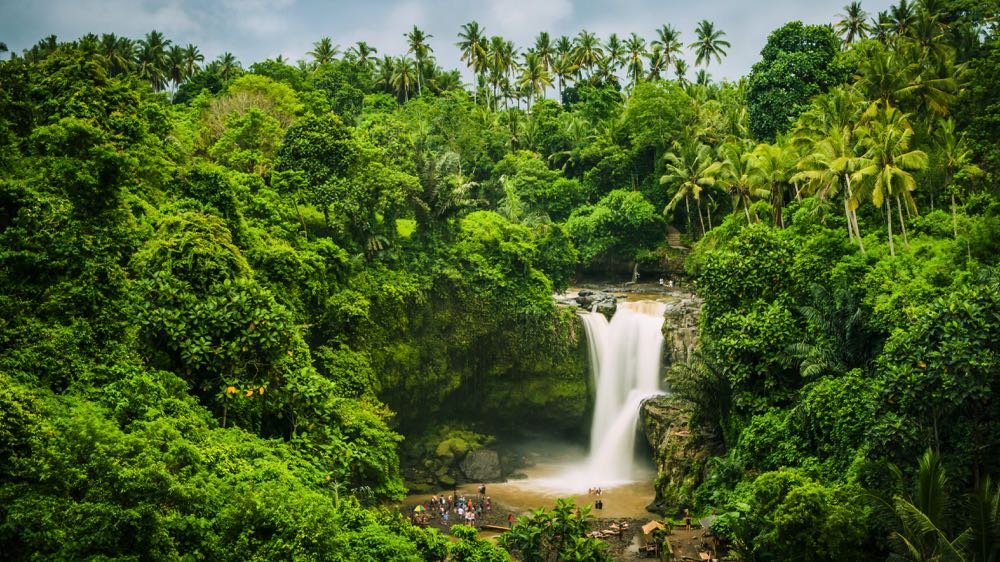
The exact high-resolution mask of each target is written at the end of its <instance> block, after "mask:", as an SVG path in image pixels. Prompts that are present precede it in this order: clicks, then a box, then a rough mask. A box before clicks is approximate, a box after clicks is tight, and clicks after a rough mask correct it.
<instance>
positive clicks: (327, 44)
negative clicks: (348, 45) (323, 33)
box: [306, 37, 340, 66]
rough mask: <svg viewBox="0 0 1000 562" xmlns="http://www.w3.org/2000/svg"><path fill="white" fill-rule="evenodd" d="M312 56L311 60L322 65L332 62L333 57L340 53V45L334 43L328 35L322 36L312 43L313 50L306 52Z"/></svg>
mask: <svg viewBox="0 0 1000 562" xmlns="http://www.w3.org/2000/svg"><path fill="white" fill-rule="evenodd" d="M306 54H307V55H309V56H310V57H312V58H313V62H315V63H316V64H317V65H320V66H323V65H325V64H330V63H331V62H333V59H334V57H336V56H337V55H338V54H340V45H334V44H333V41H332V40H331V39H330V38H329V37H322V38H320V40H319V41H316V42H315V43H313V50H311V51H309V52H308V53H306Z"/></svg>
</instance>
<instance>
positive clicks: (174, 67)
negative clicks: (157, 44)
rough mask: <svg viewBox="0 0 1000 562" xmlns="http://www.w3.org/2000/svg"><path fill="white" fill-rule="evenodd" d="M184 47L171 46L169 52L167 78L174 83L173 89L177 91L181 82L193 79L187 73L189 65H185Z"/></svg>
mask: <svg viewBox="0 0 1000 562" xmlns="http://www.w3.org/2000/svg"><path fill="white" fill-rule="evenodd" d="M184 62H185V57H184V47H181V46H180V45H171V46H170V50H168V51H167V72H166V77H167V79H168V80H170V81H171V82H173V89H174V90H175V91H176V90H177V87H178V86H180V84H181V82H183V81H185V80H187V79H188V78H190V77H191V75H190V74H188V73H187V65H186V64H184Z"/></svg>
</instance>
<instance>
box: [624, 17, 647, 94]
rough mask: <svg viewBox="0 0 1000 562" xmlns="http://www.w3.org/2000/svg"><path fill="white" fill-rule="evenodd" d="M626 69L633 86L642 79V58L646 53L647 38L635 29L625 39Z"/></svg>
mask: <svg viewBox="0 0 1000 562" xmlns="http://www.w3.org/2000/svg"><path fill="white" fill-rule="evenodd" d="M625 52H626V59H625V61H626V62H625V70H626V73H627V74H628V76H629V80H630V82H631V88H632V89H633V90H634V89H635V85H636V84H637V83H638V82H639V80H640V79H642V59H643V57H644V56H645V55H646V40H645V39H643V38H642V37H639V36H638V35H636V33H635V32H634V31H633V32H632V34H631V35H629V36H628V39H626V40H625Z"/></svg>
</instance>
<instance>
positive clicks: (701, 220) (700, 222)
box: [694, 197, 705, 238]
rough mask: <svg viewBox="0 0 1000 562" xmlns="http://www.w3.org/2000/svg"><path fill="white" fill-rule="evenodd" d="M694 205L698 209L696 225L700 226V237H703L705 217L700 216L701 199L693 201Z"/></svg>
mask: <svg viewBox="0 0 1000 562" xmlns="http://www.w3.org/2000/svg"><path fill="white" fill-rule="evenodd" d="M694 202H695V205H696V206H697V207H698V224H699V225H701V237H702V238H704V237H705V217H704V216H703V215H702V214H701V197H697V198H695V200H694Z"/></svg>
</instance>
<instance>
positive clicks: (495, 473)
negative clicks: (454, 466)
mask: <svg viewBox="0 0 1000 562" xmlns="http://www.w3.org/2000/svg"><path fill="white" fill-rule="evenodd" d="M459 468H460V469H461V470H462V475H463V476H465V478H466V479H467V480H469V481H473V482H497V481H499V480H502V479H503V469H502V468H501V466H500V455H499V454H498V453H497V452H496V451H494V450H493V449H476V450H475V451H472V452H470V453H469V454H467V455H465V458H464V459H462V463H461V464H460V465H459Z"/></svg>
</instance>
